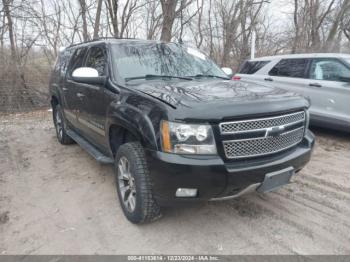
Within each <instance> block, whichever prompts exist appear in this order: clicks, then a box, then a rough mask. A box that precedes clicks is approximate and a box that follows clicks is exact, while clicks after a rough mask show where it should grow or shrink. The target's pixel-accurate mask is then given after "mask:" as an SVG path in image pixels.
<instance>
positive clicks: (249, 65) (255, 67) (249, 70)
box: [238, 61, 270, 75]
mask: <svg viewBox="0 0 350 262" xmlns="http://www.w3.org/2000/svg"><path fill="white" fill-rule="evenodd" d="M269 62H270V61H246V62H244V64H243V65H242V66H241V68H240V69H239V71H238V73H239V74H249V75H251V74H254V73H255V72H257V71H259V70H260V69H261V68H263V66H265V65H266V64H268V63H269Z"/></svg>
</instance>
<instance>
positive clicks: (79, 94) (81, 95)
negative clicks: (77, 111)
mask: <svg viewBox="0 0 350 262" xmlns="http://www.w3.org/2000/svg"><path fill="white" fill-rule="evenodd" d="M84 96H85V95H84V94H82V93H77V97H79V98H82V97H84Z"/></svg>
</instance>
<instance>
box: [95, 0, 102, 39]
mask: <svg viewBox="0 0 350 262" xmlns="http://www.w3.org/2000/svg"><path fill="white" fill-rule="evenodd" d="M101 10H102V0H98V1H97V10H96V17H95V25H94V39H96V38H98V33H99V29H100V20H101Z"/></svg>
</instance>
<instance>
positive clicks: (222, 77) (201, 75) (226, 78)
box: [189, 74, 230, 80]
mask: <svg viewBox="0 0 350 262" xmlns="http://www.w3.org/2000/svg"><path fill="white" fill-rule="evenodd" d="M189 77H192V78H196V77H213V78H214V77H215V78H221V79H225V80H230V78H228V77H224V76H217V75H204V74H198V75H195V76H189Z"/></svg>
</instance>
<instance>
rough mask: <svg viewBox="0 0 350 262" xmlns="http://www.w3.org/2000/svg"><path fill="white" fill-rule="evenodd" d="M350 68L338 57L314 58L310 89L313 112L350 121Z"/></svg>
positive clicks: (309, 83) (311, 68)
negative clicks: (349, 79)
mask: <svg viewBox="0 0 350 262" xmlns="http://www.w3.org/2000/svg"><path fill="white" fill-rule="evenodd" d="M349 77H350V68H349V67H348V66H347V65H346V64H345V63H343V62H342V61H340V60H338V59H336V58H317V59H313V60H312V62H311V66H310V79H309V81H308V89H309V91H308V92H309V93H310V98H311V101H312V111H311V113H312V114H314V115H316V116H321V117H325V118H330V119H334V120H340V121H346V122H348V123H350V106H349V101H350V83H349V82H348V80H346V78H349Z"/></svg>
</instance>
